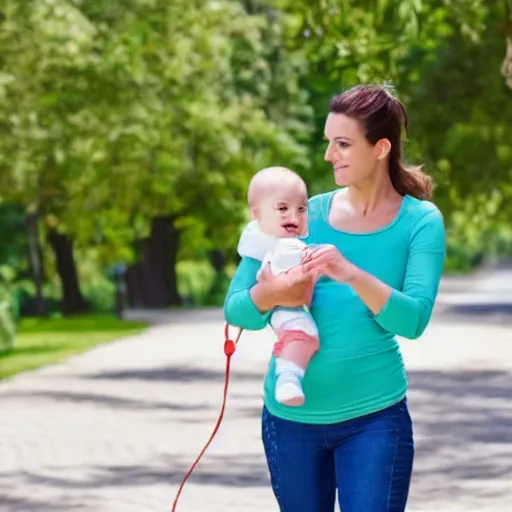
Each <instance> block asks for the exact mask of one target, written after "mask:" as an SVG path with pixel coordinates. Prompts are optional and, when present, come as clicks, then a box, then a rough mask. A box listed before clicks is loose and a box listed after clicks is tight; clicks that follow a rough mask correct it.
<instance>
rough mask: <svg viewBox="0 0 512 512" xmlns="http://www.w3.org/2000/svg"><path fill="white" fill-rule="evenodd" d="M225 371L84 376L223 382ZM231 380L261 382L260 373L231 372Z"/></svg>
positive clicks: (171, 369)
mask: <svg viewBox="0 0 512 512" xmlns="http://www.w3.org/2000/svg"><path fill="white" fill-rule="evenodd" d="M224 375H225V370H224V368H223V369H222V370H209V369H207V368H200V367H194V366H165V367H162V368H149V369H140V370H139V369H135V370H122V371H113V372H101V373H96V374H88V375H85V377H86V378H89V379H99V380H141V381H162V382H172V381H175V382H206V381H211V382H224ZM231 378H232V379H236V380H238V381H245V382H247V381H258V382H259V381H261V378H262V376H261V372H247V371H243V372H241V371H237V370H235V369H232V370H231Z"/></svg>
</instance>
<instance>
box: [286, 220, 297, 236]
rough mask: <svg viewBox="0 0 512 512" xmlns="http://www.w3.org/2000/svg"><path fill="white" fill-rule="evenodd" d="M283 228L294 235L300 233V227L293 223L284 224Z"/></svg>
mask: <svg viewBox="0 0 512 512" xmlns="http://www.w3.org/2000/svg"><path fill="white" fill-rule="evenodd" d="M283 228H284V229H286V231H288V233H294V234H295V235H297V234H298V233H299V226H298V225H297V224H294V223H293V222H287V223H286V224H283Z"/></svg>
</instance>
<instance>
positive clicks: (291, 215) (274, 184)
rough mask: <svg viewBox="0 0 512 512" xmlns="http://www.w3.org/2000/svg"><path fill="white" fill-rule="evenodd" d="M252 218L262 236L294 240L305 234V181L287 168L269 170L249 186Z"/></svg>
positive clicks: (264, 171)
mask: <svg viewBox="0 0 512 512" xmlns="http://www.w3.org/2000/svg"><path fill="white" fill-rule="evenodd" d="M248 200H249V208H250V210H251V218H252V219H253V220H257V221H258V224H259V227H260V229H261V231H263V233H265V234H267V235H271V236H275V237H277V238H294V237H298V236H304V235H305V234H306V233H307V223H308V190H307V187H306V184H305V183H304V180H303V179H302V178H301V177H300V176H299V175H298V174H297V173H295V172H293V171H291V170H290V169H287V168H286V167H268V168H267V169H263V170H261V171H259V172H258V173H256V174H255V175H254V176H253V178H252V180H251V182H250V184H249V193H248Z"/></svg>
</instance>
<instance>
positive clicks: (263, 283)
mask: <svg viewBox="0 0 512 512" xmlns="http://www.w3.org/2000/svg"><path fill="white" fill-rule="evenodd" d="M313 288H314V282H313V280H312V277H311V275H309V274H308V273H307V272H306V271H305V269H304V268H303V267H302V266H298V267H295V268H292V269H291V270H289V271H288V272H285V273H284V274H280V275H277V276H274V275H273V274H272V272H271V271H270V266H267V267H265V268H264V269H263V271H262V272H261V273H260V276H259V280H258V283H257V284H256V285H254V286H253V288H252V289H251V297H252V299H253V301H254V303H255V305H256V307H258V309H260V311H269V310H271V309H273V308H274V307H276V306H283V307H289V308H291V307H299V306H303V305H304V304H309V302H310V300H311V296H312V294H313Z"/></svg>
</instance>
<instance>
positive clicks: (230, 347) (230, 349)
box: [172, 323, 243, 512]
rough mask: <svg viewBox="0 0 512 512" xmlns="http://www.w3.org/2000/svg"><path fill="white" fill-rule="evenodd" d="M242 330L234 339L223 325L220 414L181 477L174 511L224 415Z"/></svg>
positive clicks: (227, 327)
mask: <svg viewBox="0 0 512 512" xmlns="http://www.w3.org/2000/svg"><path fill="white" fill-rule="evenodd" d="M242 330H243V329H239V330H238V334H237V335H236V338H235V340H234V341H233V340H232V339H230V338H229V324H228V323H226V325H225V327H224V354H226V375H225V379H224V396H223V399H222V407H221V409H220V414H219V417H218V419H217V423H216V424H215V427H214V429H213V432H212V433H211V435H210V438H209V439H208V442H207V443H206V444H205V446H204V448H203V449H202V450H201V452H200V453H199V455H198V456H197V458H196V460H195V461H194V464H192V466H191V467H190V469H189V470H188V472H187V474H186V475H185V478H184V479H183V482H181V485H180V487H179V489H178V492H177V494H176V498H175V499H174V504H173V506H172V512H176V506H177V504H178V499H179V497H180V494H181V491H182V490H183V487H184V486H185V483H186V481H187V480H188V479H189V477H190V475H191V474H192V472H193V471H194V469H195V467H196V466H197V464H198V463H199V461H200V459H201V457H202V456H203V454H204V452H206V450H207V449H208V447H209V446H210V444H211V442H212V441H213V438H214V437H215V434H216V433H217V430H219V427H220V424H221V422H222V418H223V417H224V410H225V409H226V401H227V397H228V385H229V370H230V367H231V356H232V355H233V354H234V352H235V350H236V346H237V345H238V342H239V341H240V336H241V335H242Z"/></svg>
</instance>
